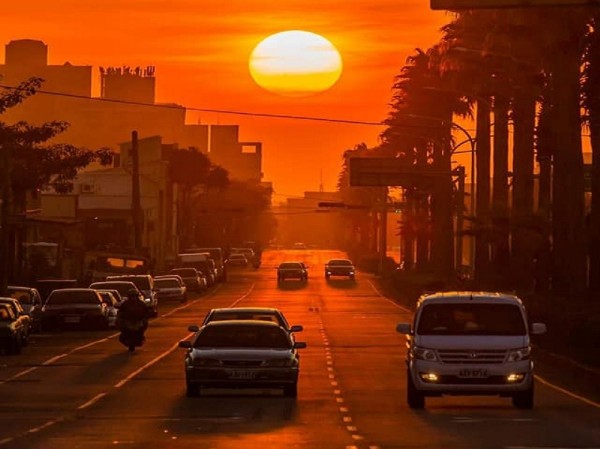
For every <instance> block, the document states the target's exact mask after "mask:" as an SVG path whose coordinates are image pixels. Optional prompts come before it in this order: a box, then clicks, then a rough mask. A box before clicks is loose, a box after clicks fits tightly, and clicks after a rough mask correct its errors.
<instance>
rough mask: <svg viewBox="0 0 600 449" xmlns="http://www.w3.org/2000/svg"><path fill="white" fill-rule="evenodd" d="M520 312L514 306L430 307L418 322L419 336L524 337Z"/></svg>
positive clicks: (479, 304)
mask: <svg viewBox="0 0 600 449" xmlns="http://www.w3.org/2000/svg"><path fill="white" fill-rule="evenodd" d="M525 332H526V328H525V321H524V319H523V314H522V313H521V309H520V308H519V307H518V306H516V305H512V304H481V303H478V304H462V303H461V304H456V303H454V304H452V303H450V304H429V305H426V306H424V307H423V309H422V311H421V315H420V317H419V319H418V325H417V334H419V335H525Z"/></svg>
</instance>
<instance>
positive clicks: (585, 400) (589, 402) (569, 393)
mask: <svg viewBox="0 0 600 449" xmlns="http://www.w3.org/2000/svg"><path fill="white" fill-rule="evenodd" d="M535 380H537V381H538V382H539V383H541V384H543V385H546V386H547V387H550V388H552V389H553V390H556V391H558V392H560V393H562V394H565V395H567V396H569V397H571V398H573V399H577V400H578V401H581V402H583V403H584V404H587V405H591V406H592V407H595V408H600V403H598V402H594V401H592V400H591V399H588V398H585V397H583V396H579V395H578V394H575V393H573V392H572V391H569V390H566V389H564V388H561V387H559V386H558V385H554V384H553V383H551V382H548V381H547V380H546V379H544V378H543V377H540V376H538V375H537V374H536V375H535Z"/></svg>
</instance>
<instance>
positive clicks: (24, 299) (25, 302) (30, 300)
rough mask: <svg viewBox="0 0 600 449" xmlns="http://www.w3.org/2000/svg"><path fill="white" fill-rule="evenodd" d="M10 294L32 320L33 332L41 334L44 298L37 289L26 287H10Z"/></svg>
mask: <svg viewBox="0 0 600 449" xmlns="http://www.w3.org/2000/svg"><path fill="white" fill-rule="evenodd" d="M7 290H8V294H9V295H10V297H11V298H15V299H16V300H17V301H19V304H21V307H23V310H25V313H27V315H29V318H30V319H31V326H30V328H31V332H39V331H40V330H41V324H42V305H43V304H42V297H41V295H40V292H39V291H38V290H37V289H36V288H32V287H25V286H16V285H9V286H8V289H7Z"/></svg>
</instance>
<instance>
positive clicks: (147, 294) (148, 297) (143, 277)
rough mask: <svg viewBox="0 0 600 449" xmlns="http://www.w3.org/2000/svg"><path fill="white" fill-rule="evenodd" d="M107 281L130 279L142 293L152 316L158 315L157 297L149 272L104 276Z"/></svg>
mask: <svg viewBox="0 0 600 449" xmlns="http://www.w3.org/2000/svg"><path fill="white" fill-rule="evenodd" d="M106 280H107V281H130V282H133V283H134V284H135V286H136V287H137V288H138V290H139V291H141V292H142V294H143V295H144V304H146V307H148V310H149V312H150V314H151V315H152V316H158V297H157V296H156V291H155V290H154V279H152V276H150V275H149V274H130V275H122V276H106Z"/></svg>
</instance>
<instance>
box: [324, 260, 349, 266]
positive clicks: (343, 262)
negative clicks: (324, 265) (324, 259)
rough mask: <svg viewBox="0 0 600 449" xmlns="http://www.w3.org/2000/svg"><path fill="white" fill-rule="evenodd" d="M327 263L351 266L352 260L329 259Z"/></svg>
mask: <svg viewBox="0 0 600 449" xmlns="http://www.w3.org/2000/svg"><path fill="white" fill-rule="evenodd" d="M328 265H332V266H336V267H351V266H352V262H350V261H349V260H342V259H339V260H338V259H334V260H330V261H329V263H328Z"/></svg>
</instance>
